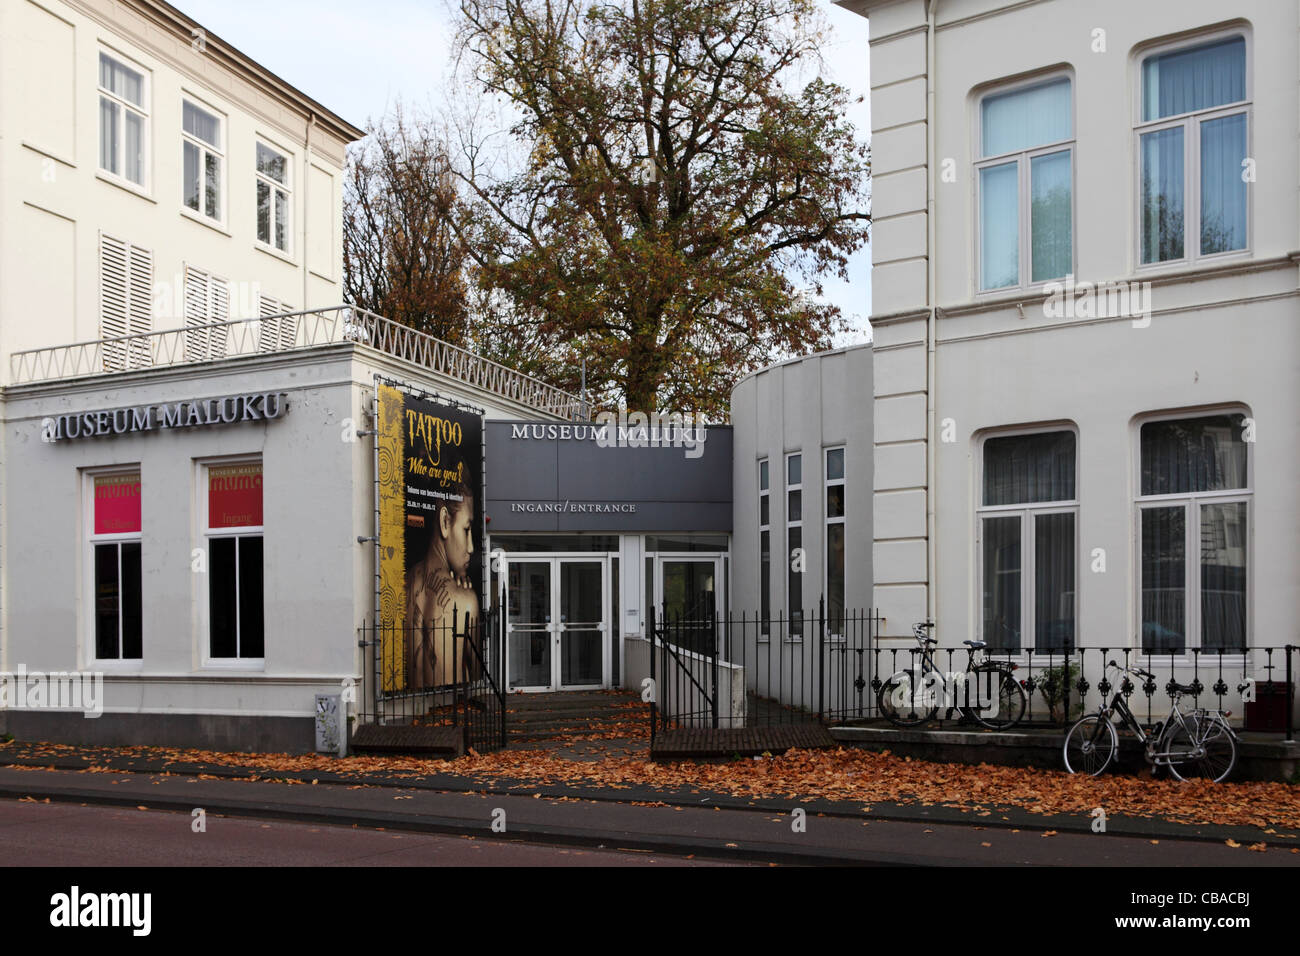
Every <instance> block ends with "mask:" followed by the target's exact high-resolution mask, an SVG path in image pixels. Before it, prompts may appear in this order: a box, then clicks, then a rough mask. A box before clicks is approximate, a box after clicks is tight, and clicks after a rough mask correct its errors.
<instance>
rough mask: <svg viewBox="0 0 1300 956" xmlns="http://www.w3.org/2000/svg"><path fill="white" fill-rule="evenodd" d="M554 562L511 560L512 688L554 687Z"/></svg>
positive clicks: (508, 611)
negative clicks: (552, 597) (552, 621)
mask: <svg viewBox="0 0 1300 956" xmlns="http://www.w3.org/2000/svg"><path fill="white" fill-rule="evenodd" d="M551 564H552V562H550V561H511V562H510V563H509V565H508V567H507V569H506V595H505V605H506V647H507V650H506V656H507V659H508V661H509V671H508V673H509V675H510V687H511V689H515V690H518V689H524V690H528V689H532V690H550V689H551V671H552V670H553V668H552V666H551V665H552V662H551V656H552V655H551V643H552V635H553V629H552V625H551V618H552V608H551V570H552V569H551Z"/></svg>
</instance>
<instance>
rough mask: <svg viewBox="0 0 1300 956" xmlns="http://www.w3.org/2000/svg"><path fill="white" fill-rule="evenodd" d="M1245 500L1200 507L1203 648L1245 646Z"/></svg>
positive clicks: (1240, 647)
mask: <svg viewBox="0 0 1300 956" xmlns="http://www.w3.org/2000/svg"><path fill="white" fill-rule="evenodd" d="M1246 543H1247V526H1246V502H1244V501H1230V502H1224V503H1221V504H1220V503H1215V504H1205V505H1202V506H1201V647H1204V648H1222V649H1224V650H1225V651H1229V650H1238V651H1239V650H1242V649H1243V648H1245V646H1246Z"/></svg>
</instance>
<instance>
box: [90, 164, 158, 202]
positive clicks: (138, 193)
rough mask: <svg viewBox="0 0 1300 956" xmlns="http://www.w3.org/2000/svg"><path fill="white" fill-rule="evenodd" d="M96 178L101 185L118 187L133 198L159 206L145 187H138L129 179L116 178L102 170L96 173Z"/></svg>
mask: <svg viewBox="0 0 1300 956" xmlns="http://www.w3.org/2000/svg"><path fill="white" fill-rule="evenodd" d="M95 178H96V179H98V180H99V181H100V182H101V183H108V184H109V185H110V186H116V187H117V188H118V189H120V190H122V191H123V192H128V193H130V194H131V195H132V196H135V197H136V198H137V199H143V200H144V201H145V202H151V203H153V204H154V205H155V206H156V205H158V200H156V199H154V198H153V197H152V196H150V195H149V193H147V192H146V191H145V190H144V187H142V186H137V185H136V184H135V183H133V182H131V180H129V179H122V178H121V177H120V176H114V175H113V174H112V173H106V172H104V170H102V169H101V170H100V171H99V172H97V173H95Z"/></svg>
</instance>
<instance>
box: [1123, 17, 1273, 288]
mask: <svg viewBox="0 0 1300 956" xmlns="http://www.w3.org/2000/svg"><path fill="white" fill-rule="evenodd" d="M1140 72H1141V100H1140V103H1139V106H1138V124H1137V130H1136V134H1137V140H1138V142H1137V153H1138V181H1139V200H1138V201H1139V209H1138V217H1139V221H1138V236H1139V239H1138V245H1139V250H1138V252H1139V256H1140V260H1139V261H1140V262H1142V263H1143V264H1144V265H1147V264H1152V263H1159V262H1173V261H1178V260H1193V259H1197V258H1200V257H1202V256H1213V255H1220V254H1223V253H1231V252H1238V251H1241V250H1244V249H1245V248H1246V246H1247V242H1248V241H1247V225H1248V217H1247V213H1248V208H1247V207H1248V202H1247V198H1248V183H1247V180H1248V178H1249V177H1248V176H1247V174H1246V167H1247V165H1248V162H1249V160H1248V157H1249V146H1248V144H1249V141H1250V128H1249V127H1250V90H1249V80H1248V70H1247V67H1246V38H1245V37H1244V36H1241V35H1239V34H1238V35H1232V36H1224V37H1217V38H1215V39H1212V40H1209V41H1207V42H1200V43H1196V44H1193V45H1191V46H1186V45H1185V46H1181V47H1176V48H1174V49H1162V50H1157V51H1154V52H1152V53H1150V54H1148V55H1147V56H1145V57H1144V58H1143V59H1142V64H1141V71H1140Z"/></svg>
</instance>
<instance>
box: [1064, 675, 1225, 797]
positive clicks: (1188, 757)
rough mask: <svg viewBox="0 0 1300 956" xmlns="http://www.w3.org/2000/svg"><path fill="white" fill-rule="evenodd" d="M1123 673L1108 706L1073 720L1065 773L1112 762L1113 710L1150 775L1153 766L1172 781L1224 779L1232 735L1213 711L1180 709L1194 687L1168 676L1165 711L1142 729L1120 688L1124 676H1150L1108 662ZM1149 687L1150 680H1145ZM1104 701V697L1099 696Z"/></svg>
mask: <svg viewBox="0 0 1300 956" xmlns="http://www.w3.org/2000/svg"><path fill="white" fill-rule="evenodd" d="M1112 667H1114V668H1116V669H1117V670H1119V671H1121V672H1122V673H1123V675H1124V676H1123V680H1122V682H1121V686H1119V687H1117V688H1116V690H1115V696H1114V697H1113V698H1111V702H1110V704H1109V706H1107V705H1106V704H1105V703H1104V702H1103V704H1102V706H1101V707H1100V708H1098V710H1097V712H1096V713H1095V714H1088V715H1086V716H1084V717H1082V718H1080V719H1079V720H1078V721H1076V722H1075V724H1074V726H1073V727H1071V728H1070V732H1069V733H1067V734H1066V735H1065V747H1064V757H1065V769H1066V770H1068V771H1069V772H1070V773H1087V774H1089V775H1091V776H1094V777H1095V776H1097V775H1098V774H1100V773H1101V772H1102V771H1104V770H1105V769H1106V768H1107V767H1109V766H1110V765H1111V763H1112V762H1114V761H1116V759H1117V758H1116V753H1117V752H1118V750H1119V733H1118V732H1117V731H1116V729H1115V723H1114V717H1115V715H1116V714H1118V715H1119V717H1120V719H1121V720H1122V721H1123V725H1124V726H1125V727H1126V728H1128V729H1129V730H1131V731H1132V732H1133V735H1134V736H1135V737H1137V739H1138V740H1139V741H1140V742H1141V743H1142V746H1143V756H1144V758H1145V759H1146V762H1147V763H1148V764H1150V765H1151V772H1152V774H1153V775H1154V774H1155V773H1156V772H1157V770H1158V768H1160V767H1168V768H1169V772H1170V773H1171V774H1173V776H1174V777H1175V778H1177V779H1178V780H1191V779H1200V780H1211V781H1213V782H1214V783H1219V782H1221V781H1223V780H1225V779H1226V778H1227V777H1228V775H1229V774H1230V773H1232V769H1233V767H1235V766H1236V764H1237V734H1236V732H1235V731H1234V730H1233V729H1232V727H1230V726H1229V725H1228V722H1227V720H1225V719H1224V717H1223V714H1222V713H1220V712H1219V711H1217V710H1207V709H1205V708H1203V707H1202V708H1197V709H1196V710H1194V711H1191V712H1189V713H1186V714H1184V713H1183V712H1182V711H1181V710H1179V708H1178V702H1179V700H1180V699H1181V698H1182V697H1183V695H1184V694H1191V695H1193V696H1195V695H1196V694H1197V693H1198V692H1199V691H1200V688H1199V687H1197V686H1195V685H1188V684H1179V683H1176V682H1174V681H1172V680H1171V681H1170V682H1169V684H1168V686H1167V688H1166V690H1167V691H1168V692H1169V694H1170V697H1171V699H1172V705H1171V707H1170V710H1169V716H1168V717H1166V718H1165V719H1164V720H1162V721H1158V722H1157V723H1156V725H1155V726H1154V727H1152V728H1151V733H1150V734H1148V733H1147V732H1146V731H1145V730H1144V729H1143V728H1142V725H1141V724H1140V723H1139V722H1138V719H1137V718H1136V717H1135V716H1133V711H1132V710H1131V709H1130V708H1129V706H1128V702H1127V701H1126V700H1125V699H1124V693H1125V691H1128V692H1129V693H1131V692H1132V690H1133V684H1132V682H1131V681H1130V680H1129V678H1128V675H1130V674H1132V675H1134V676H1135V677H1140V678H1142V679H1143V680H1145V681H1149V682H1154V681H1155V675H1154V674H1152V673H1151V672H1150V671H1145V670H1142V669H1141V668H1140V667H1130V666H1128V665H1123V666H1121V665H1120V664H1117V663H1115V662H1114V661H1111V662H1110V663H1109V664H1108V665H1107V671H1109V669H1110V668H1112ZM1147 686H1148V688H1149V689H1150V690H1151V691H1154V690H1155V685H1154V683H1150V684H1148V685H1147ZM1103 700H1104V699H1103Z"/></svg>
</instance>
